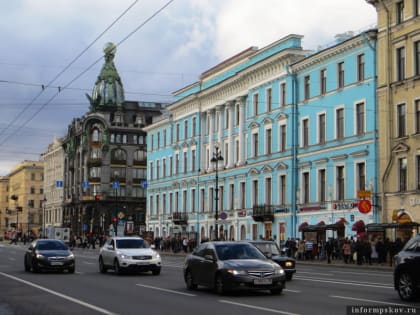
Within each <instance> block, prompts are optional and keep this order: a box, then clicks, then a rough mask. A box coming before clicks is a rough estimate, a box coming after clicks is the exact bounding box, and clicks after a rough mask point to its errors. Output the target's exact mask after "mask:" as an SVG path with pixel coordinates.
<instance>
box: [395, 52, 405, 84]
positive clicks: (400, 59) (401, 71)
mask: <svg viewBox="0 0 420 315" xmlns="http://www.w3.org/2000/svg"><path fill="white" fill-rule="evenodd" d="M396 58H397V60H396V62H397V81H401V80H404V79H405V47H400V48H397V54H396Z"/></svg>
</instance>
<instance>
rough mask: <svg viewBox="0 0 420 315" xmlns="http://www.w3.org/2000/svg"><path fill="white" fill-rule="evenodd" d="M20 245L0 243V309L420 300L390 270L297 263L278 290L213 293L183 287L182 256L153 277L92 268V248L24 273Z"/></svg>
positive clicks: (254, 310)
mask: <svg viewBox="0 0 420 315" xmlns="http://www.w3.org/2000/svg"><path fill="white" fill-rule="evenodd" d="M24 251H25V247H23V246H21V245H18V246H16V245H8V244H4V243H0V292H1V294H0V314H1V315H20V314H22V315H23V314H24V315H28V314H33V315H41V314H42V315H50V314H51V315H52V314H54V315H57V314H59V315H61V314H63V315H67V314H72V315H75V314H80V315H87V314H121V315H130V314H146V313H150V314H200V315H215V314H217V315H221V314H232V315H235V314H238V315H239V314H240V315H255V314H267V315H269V314H311V315H316V314H319V315H321V314H322V315H325V314H333V315H336V314H337V315H339V314H346V306H352V305H359V306H360V305H364V306H366V305H369V306H373V305H377V306H383V307H388V306H406V307H416V308H419V309H417V314H420V303H418V302H415V303H407V302H403V301H401V300H400V299H399V298H398V295H397V293H396V292H395V290H394V289H393V287H392V272H391V270H390V269H364V268H360V267H359V268H358V267H346V268H343V267H340V266H327V265H309V264H299V265H298V267H297V273H296V275H295V277H294V278H293V280H292V281H288V282H287V286H286V289H285V290H284V291H283V293H282V295H280V296H276V295H271V294H269V292H241V293H233V294H230V295H226V296H218V295H216V294H214V293H213V292H212V291H211V290H209V289H206V288H201V287H199V289H198V290H195V291H188V290H187V289H186V287H185V284H184V281H183V277H182V264H183V257H181V256H173V255H163V257H162V260H163V268H162V273H161V274H160V275H159V276H153V275H152V274H151V273H146V274H140V275H123V276H117V275H115V274H114V273H113V272H112V271H109V272H108V273H107V274H105V275H104V274H100V273H99V272H98V266H97V251H93V250H81V249H78V250H75V255H76V261H77V266H76V273H75V274H67V273H42V274H32V273H26V272H24V269H23V254H24ZM348 314H350V313H348ZM412 314H413V313H412ZM414 314H415V313H414Z"/></svg>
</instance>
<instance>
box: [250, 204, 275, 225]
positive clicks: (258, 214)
mask: <svg viewBox="0 0 420 315" xmlns="http://www.w3.org/2000/svg"><path fill="white" fill-rule="evenodd" d="M252 218H253V219H254V221H255V222H273V221H274V205H266V204H264V205H254V207H253V208H252Z"/></svg>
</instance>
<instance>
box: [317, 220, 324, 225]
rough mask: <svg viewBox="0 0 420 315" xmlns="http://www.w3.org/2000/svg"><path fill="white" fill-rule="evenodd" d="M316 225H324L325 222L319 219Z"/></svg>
mask: <svg viewBox="0 0 420 315" xmlns="http://www.w3.org/2000/svg"><path fill="white" fill-rule="evenodd" d="M317 225H318V226H324V225H325V222H324V221H319V222H318V223H317Z"/></svg>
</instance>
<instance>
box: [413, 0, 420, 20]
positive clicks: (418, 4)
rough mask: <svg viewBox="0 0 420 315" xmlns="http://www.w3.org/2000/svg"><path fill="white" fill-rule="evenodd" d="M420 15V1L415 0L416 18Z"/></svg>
mask: <svg viewBox="0 0 420 315" xmlns="http://www.w3.org/2000/svg"><path fill="white" fill-rule="evenodd" d="M419 15H420V0H414V16H419Z"/></svg>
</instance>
